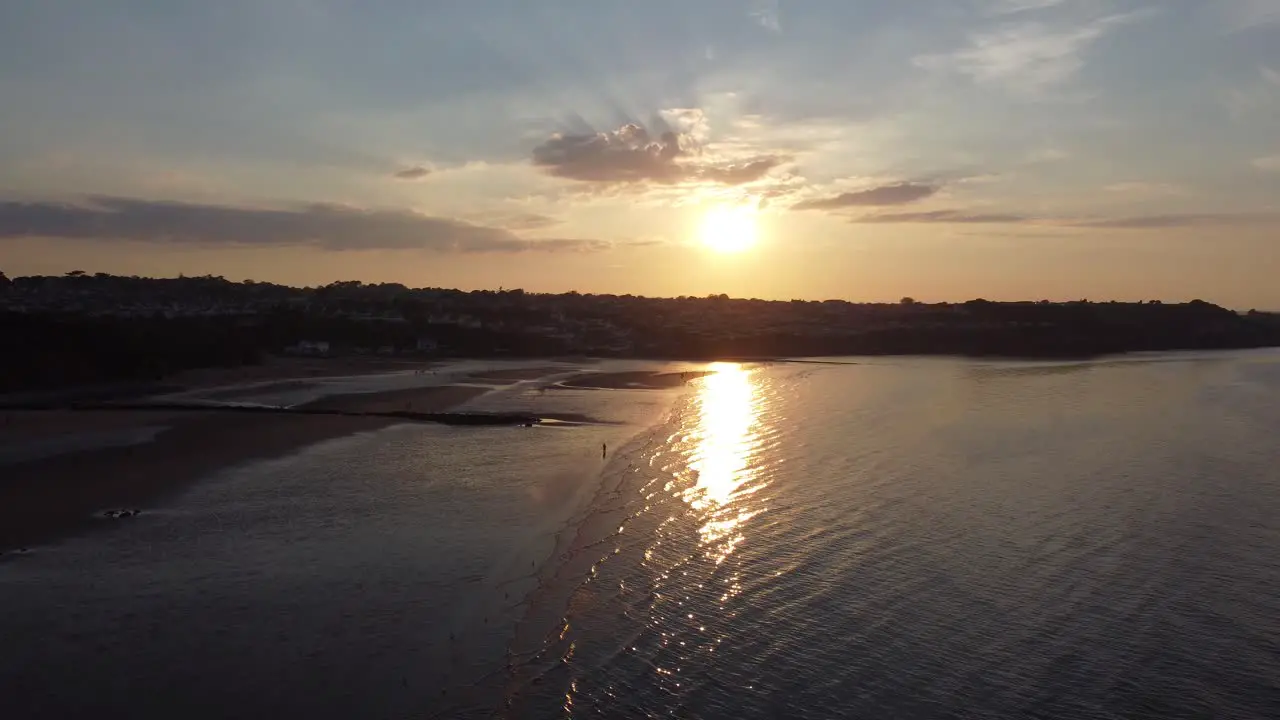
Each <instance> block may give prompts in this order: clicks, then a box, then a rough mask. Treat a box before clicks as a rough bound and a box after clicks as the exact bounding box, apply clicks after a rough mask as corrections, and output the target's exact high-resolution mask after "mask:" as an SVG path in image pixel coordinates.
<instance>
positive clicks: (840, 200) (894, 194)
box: [791, 182, 941, 210]
mask: <svg viewBox="0 0 1280 720" xmlns="http://www.w3.org/2000/svg"><path fill="white" fill-rule="evenodd" d="M940 189H941V188H940V187H939V186H937V185H925V184H922V183H909V182H907V183H897V184H894V185H882V186H880V187H875V188H871V189H869V190H859V191H857V192H847V193H840V194H839V195H836V196H835V197H829V198H819V199H816V200H805V201H803V202H799V203H796V204H795V205H792V206H791V209H792V210H843V209H845V208H857V207H880V206H888V205H906V204H908V203H913V202H916V201H917V200H923V199H925V198H927V197H930V196H932V195H934V194H935V193H937V192H938V190H940Z"/></svg>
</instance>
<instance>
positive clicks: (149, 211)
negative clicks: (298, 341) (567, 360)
mask: <svg viewBox="0 0 1280 720" xmlns="http://www.w3.org/2000/svg"><path fill="white" fill-rule="evenodd" d="M23 237H37V238H62V239H75V240H131V241H136V242H144V243H154V244H158V245H203V246H214V247H269V246H277V247H278V246H303V247H316V248H321V249H325V250H428V251H435V252H460V253H512V252H524V251H579V252H581V251H596V250H604V249H608V248H609V247H611V244H610V243H607V242H604V241H600V240H590V239H568V238H564V239H561V238H557V239H537V240H531V239H527V238H522V237H520V236H518V235H516V234H515V233H513V232H511V231H510V230H507V229H503V228H495V227H485V226H482V225H475V224H472V223H468V222H464V221H461V220H456V219H453V218H442V217H433V216H430V215H422V214H419V213H415V212H412V211H408V210H367V209H360V208H351V207H345V206H338V205H309V206H305V207H301V208H297V209H260V208H244V207H235V206H227V205H208V204H193V203H178V202H168V201H160V200H141V199H132V198H119V197H93V198H89V199H88V200H87V201H86V202H84V203H59V202H15V201H2V202H0V239H4V238H23Z"/></svg>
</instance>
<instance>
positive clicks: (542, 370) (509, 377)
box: [467, 367, 574, 384]
mask: <svg viewBox="0 0 1280 720" xmlns="http://www.w3.org/2000/svg"><path fill="white" fill-rule="evenodd" d="M573 369H574V368H572V367H530V368H494V369H491V370H481V371H480V372H475V373H471V374H470V375H468V376H467V377H468V378H470V379H472V380H476V381H480V382H488V383H493V384H513V383H517V382H520V381H521V380H537V379H539V378H544V377H547V376H548V375H556V374H559V373H567V372H572V371H573Z"/></svg>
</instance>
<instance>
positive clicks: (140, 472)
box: [0, 385, 487, 551]
mask: <svg viewBox="0 0 1280 720" xmlns="http://www.w3.org/2000/svg"><path fill="white" fill-rule="evenodd" d="M485 392H487V390H486V389H485V388H481V387H468V386H460V385H442V386H437V387H426V388H413V389H408V390H396V391H389V392H379V393H366V394H355V395H343V396H335V397H329V398H324V399H322V400H319V401H316V402H315V403H312V404H310V405H309V407H317V408H322V409H333V410H341V411H347V412H383V411H391V410H405V409H409V410H415V411H418V412H443V411H446V410H448V409H449V408H452V407H454V406H456V405H458V404H461V403H463V402H466V401H467V400H470V399H471V398H473V397H476V396H478V395H481V394H483V393H485ZM0 419H2V420H3V425H2V426H0V441H3V442H6V443H23V442H32V443H34V442H37V441H47V440H50V439H54V438H57V437H58V436H59V435H74V434H81V433H91V432H98V431H104V430H120V429H125V428H129V427H137V428H142V427H147V426H156V425H163V426H167V427H168V429H167V430H164V431H162V432H160V433H159V435H157V436H156V438H155V440H154V441H152V442H147V443H142V444H135V445H129V446H127V447H119V446H117V447H103V448H99V449H90V450H85V451H80V452H70V453H65V454H59V455H55V456H52V457H43V458H40V459H36V460H32V461H27V462H18V463H14V464H7V465H3V466H0V468H2V470H0V471H2V473H3V482H0V551H4V550H9V549H13V548H17V547H22V546H26V545H32V544H36V543H39V542H46V541H50V540H54V539H57V538H58V537H61V536H64V535H66V534H69V533H73V532H77V531H79V530H84V529H87V528H91V527H93V526H94V525H96V524H100V523H104V522H121V521H122V520H110V519H103V518H101V517H98V516H96V515H95V514H96V513H100V512H101V511H103V510H109V509H113V508H144V509H145V508H146V507H147V506H149V505H151V504H153V503H155V502H156V501H158V500H160V499H161V498H163V497H165V496H166V495H169V494H171V493H174V492H176V491H178V490H181V489H182V488H183V487H186V486H187V485H188V484H190V483H191V482H193V481H195V480H198V479H200V478H201V477H203V476H206V475H208V474H210V473H213V472H215V471H217V470H220V469H222V468H225V467H229V466H232V465H235V464H238V463H241V462H245V461H247V460H254V459H261V458H269V457H276V456H279V455H285V454H288V453H290V452H292V451H294V450H297V449H298V448H301V447H304V446H307V445H311V444H314V443H317V442H321V441H323V440H328V439H331V438H336V437H342V436H344V435H349V434H351V433H356V432H363V431H368V430H376V429H379V428H382V427H386V426H388V425H392V424H395V423H397V422H400V421H398V420H395V419H392V418H379V417H359V416H330V415H305V414H300V415H287V414H262V415H259V414H228V413H220V412H189V411H188V412H173V411H164V410H157V411H154V412H152V411H145V410H125V411H115V410H93V411H73V410H59V411H21V410H14V411H6V412H4V413H2V414H0Z"/></svg>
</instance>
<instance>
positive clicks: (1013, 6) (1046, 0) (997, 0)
mask: <svg viewBox="0 0 1280 720" xmlns="http://www.w3.org/2000/svg"><path fill="white" fill-rule="evenodd" d="M1064 1H1065V0H991V2H990V3H989V4H988V5H987V8H986V11H987V14H988V15H1016V14H1017V13H1022V12H1028V11H1032V10H1047V9H1049V8H1051V7H1057V6H1058V5H1061V4H1062V3H1063V2H1064Z"/></svg>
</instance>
